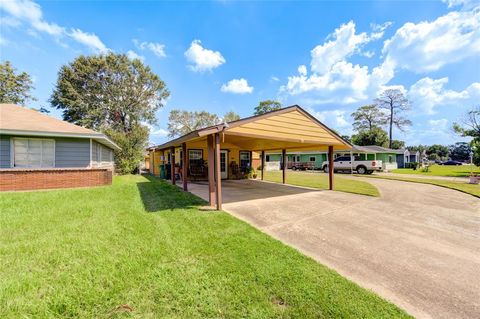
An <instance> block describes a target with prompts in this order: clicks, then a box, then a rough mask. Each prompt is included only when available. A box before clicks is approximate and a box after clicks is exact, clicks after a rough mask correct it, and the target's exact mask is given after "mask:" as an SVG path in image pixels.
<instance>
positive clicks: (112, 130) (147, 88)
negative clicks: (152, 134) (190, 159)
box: [50, 53, 169, 173]
mask: <svg viewBox="0 0 480 319" xmlns="http://www.w3.org/2000/svg"><path fill="white" fill-rule="evenodd" d="M168 96H169V92H168V90H167V88H166V86H165V83H164V82H163V81H162V80H161V79H160V78H159V77H158V76H157V75H156V74H155V73H153V72H152V70H151V69H150V67H148V66H146V65H144V64H143V63H142V62H141V61H140V60H138V59H134V60H130V59H128V57H127V56H126V55H125V54H114V53H109V54H102V55H92V56H83V55H82V56H79V57H77V58H76V59H75V60H74V61H73V62H71V63H69V64H67V65H64V66H62V67H61V69H60V71H59V73H58V80H57V84H56V86H55V89H54V91H53V94H52V97H51V99H50V102H51V104H52V107H55V108H57V109H60V110H63V119H64V120H66V121H69V122H72V123H75V124H78V125H81V126H84V127H88V128H91V129H94V130H98V131H102V132H104V133H105V134H107V135H108V136H109V137H111V138H112V140H113V141H115V142H117V143H118V144H119V146H122V147H124V148H125V149H123V148H122V150H121V151H116V154H115V155H116V156H115V160H116V164H117V168H118V169H119V171H120V172H122V173H131V172H133V171H134V170H135V168H136V167H138V165H139V163H140V160H139V159H140V158H141V156H142V154H143V152H144V148H145V146H146V144H147V141H148V134H145V131H146V130H147V132H148V129H147V128H146V126H145V123H148V124H155V123H156V118H155V112H156V111H157V110H158V109H159V108H160V107H162V106H163V101H164V100H165V99H166V98H167V97H168Z"/></svg>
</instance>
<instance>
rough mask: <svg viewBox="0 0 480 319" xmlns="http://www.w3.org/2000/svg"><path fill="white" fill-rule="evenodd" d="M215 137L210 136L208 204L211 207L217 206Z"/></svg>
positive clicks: (208, 139)
mask: <svg viewBox="0 0 480 319" xmlns="http://www.w3.org/2000/svg"><path fill="white" fill-rule="evenodd" d="M213 139H214V136H213V135H208V136H207V142H208V202H209V204H210V206H213V205H215V202H216V201H215V153H214V150H215V149H214V147H213V144H214V141H213Z"/></svg>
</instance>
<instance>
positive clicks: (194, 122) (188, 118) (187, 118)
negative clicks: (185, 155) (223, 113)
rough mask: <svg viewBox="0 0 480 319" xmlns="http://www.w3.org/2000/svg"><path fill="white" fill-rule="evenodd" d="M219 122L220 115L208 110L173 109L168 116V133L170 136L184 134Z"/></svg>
mask: <svg viewBox="0 0 480 319" xmlns="http://www.w3.org/2000/svg"><path fill="white" fill-rule="evenodd" d="M218 123H220V119H219V118H218V116H217V115H216V114H211V113H208V112H206V111H200V112H197V111H195V112H191V111H184V110H172V111H170V115H169V116H168V135H169V136H170V137H175V136H182V135H185V134H188V133H190V132H192V131H195V130H198V129H201V128H204V127H208V126H212V125H215V124H218Z"/></svg>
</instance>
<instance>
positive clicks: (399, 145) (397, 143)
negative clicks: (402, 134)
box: [391, 140, 405, 150]
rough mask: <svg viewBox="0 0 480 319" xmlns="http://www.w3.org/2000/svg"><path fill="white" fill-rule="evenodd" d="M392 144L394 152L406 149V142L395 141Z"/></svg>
mask: <svg viewBox="0 0 480 319" xmlns="http://www.w3.org/2000/svg"><path fill="white" fill-rule="evenodd" d="M391 144H392V145H391V148H392V149H393V150H400V149H403V148H405V142H404V141H400V140H393V141H392V143H391Z"/></svg>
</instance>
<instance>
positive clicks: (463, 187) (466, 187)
mask: <svg viewBox="0 0 480 319" xmlns="http://www.w3.org/2000/svg"><path fill="white" fill-rule="evenodd" d="M362 177H364V176H362ZM368 177H370V178H383V179H393V180H397V181H404V182H414V183H423V184H431V185H437V186H441V187H446V188H450V189H454V190H458V191H460V192H463V193H467V194H470V195H473V196H475V197H480V185H474V184H468V183H466V182H456V181H448V180H443V179H428V178H415V177H403V176H378V175H377V176H375V175H371V176H368Z"/></svg>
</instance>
